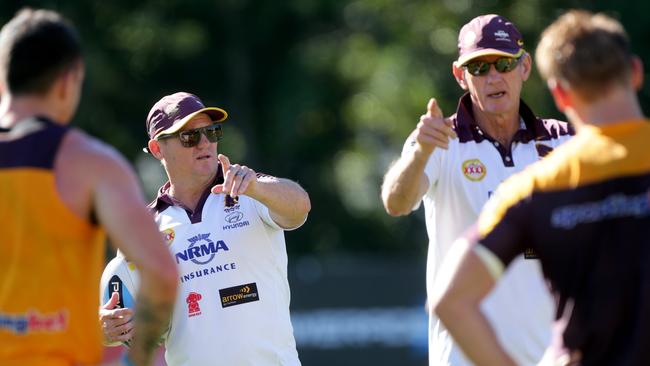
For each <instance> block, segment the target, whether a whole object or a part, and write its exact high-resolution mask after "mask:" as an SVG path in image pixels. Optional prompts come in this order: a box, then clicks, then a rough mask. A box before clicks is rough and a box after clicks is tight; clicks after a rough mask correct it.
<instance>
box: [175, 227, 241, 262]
mask: <svg viewBox="0 0 650 366" xmlns="http://www.w3.org/2000/svg"><path fill="white" fill-rule="evenodd" d="M187 241H188V242H189V243H190V245H189V247H188V248H187V249H186V250H183V251H182V252H177V253H176V255H175V257H176V263H178V264H180V263H181V261H183V262H187V261H188V260H189V261H192V262H193V263H194V264H199V265H203V264H208V263H210V262H211V261H212V260H213V259H214V257H215V255H216V254H217V253H218V252H219V251H220V250H224V251H228V250H230V249H229V248H228V246H227V245H226V243H225V242H224V241H223V240H217V242H216V243H215V242H213V241H212V240H210V233H207V234H199V235H196V236H193V237H191V238H189V239H187Z"/></svg>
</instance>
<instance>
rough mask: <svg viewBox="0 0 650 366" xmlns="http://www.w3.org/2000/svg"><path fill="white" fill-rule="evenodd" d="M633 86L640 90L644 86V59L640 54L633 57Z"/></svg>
mask: <svg viewBox="0 0 650 366" xmlns="http://www.w3.org/2000/svg"><path fill="white" fill-rule="evenodd" d="M631 79H632V80H631V81H632V86H633V87H634V90H636V91H639V90H641V88H642V87H643V61H641V58H639V57H638V56H633V57H632V78H631Z"/></svg>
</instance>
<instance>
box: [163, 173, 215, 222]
mask: <svg viewBox="0 0 650 366" xmlns="http://www.w3.org/2000/svg"><path fill="white" fill-rule="evenodd" d="M216 175H217V172H214V174H212V175H210V176H197V175H192V176H189V177H174V176H172V175H170V177H169V182H170V187H169V195H170V196H172V197H173V198H174V199H175V200H177V201H179V202H181V203H182V204H183V206H185V207H186V208H189V209H190V210H192V212H194V211H195V210H196V206H197V205H198V203H199V200H200V199H201V196H202V195H203V193H204V192H205V190H206V189H208V188H210V187H211V186H212V183H213V182H214V179H215V177H216Z"/></svg>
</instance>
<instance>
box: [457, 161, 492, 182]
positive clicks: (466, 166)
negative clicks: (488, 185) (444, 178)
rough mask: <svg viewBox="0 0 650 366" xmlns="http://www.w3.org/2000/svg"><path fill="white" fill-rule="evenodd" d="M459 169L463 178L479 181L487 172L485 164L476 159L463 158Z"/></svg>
mask: <svg viewBox="0 0 650 366" xmlns="http://www.w3.org/2000/svg"><path fill="white" fill-rule="evenodd" d="M461 169H462V171H463V175H464V176H465V178H467V179H469V180H471V181H472V182H480V181H481V180H483V178H485V175H486V174H487V169H486V168H485V165H484V164H483V163H482V162H481V161H480V160H478V159H469V160H465V161H464V162H463V165H462V167H461Z"/></svg>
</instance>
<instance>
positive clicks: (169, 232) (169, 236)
mask: <svg viewBox="0 0 650 366" xmlns="http://www.w3.org/2000/svg"><path fill="white" fill-rule="evenodd" d="M160 234H162V236H163V240H164V241H165V243H166V244H167V246H170V245H172V243H173V242H174V238H176V233H174V229H172V228H169V229H165V230H163V231H161V232H160Z"/></svg>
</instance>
